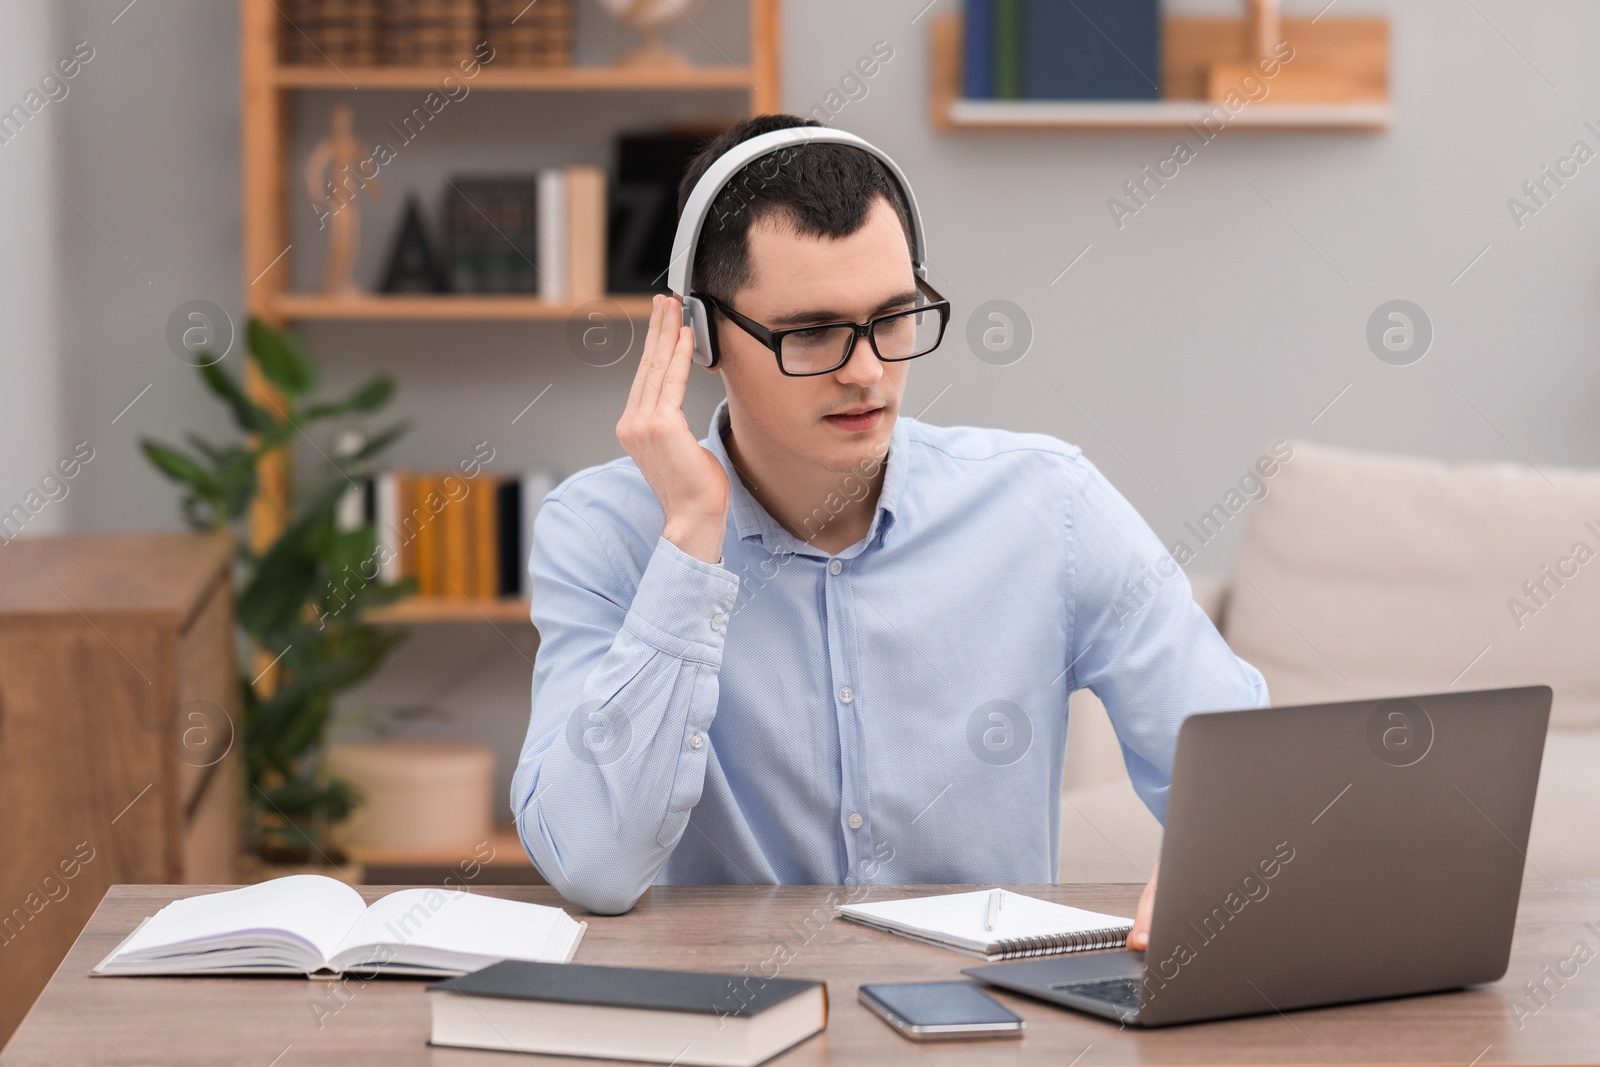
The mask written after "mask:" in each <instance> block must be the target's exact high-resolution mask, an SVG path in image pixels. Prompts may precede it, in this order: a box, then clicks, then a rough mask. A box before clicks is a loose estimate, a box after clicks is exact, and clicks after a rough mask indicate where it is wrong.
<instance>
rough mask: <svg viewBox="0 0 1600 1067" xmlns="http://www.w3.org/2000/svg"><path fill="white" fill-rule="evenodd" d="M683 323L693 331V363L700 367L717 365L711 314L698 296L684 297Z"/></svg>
mask: <svg viewBox="0 0 1600 1067" xmlns="http://www.w3.org/2000/svg"><path fill="white" fill-rule="evenodd" d="M683 321H684V322H687V323H688V324H689V326H690V327H691V328H692V329H693V330H694V361H695V362H696V363H698V364H700V365H701V366H702V367H714V366H716V364H717V357H718V355H719V353H718V352H717V335H716V332H715V331H714V330H713V329H712V328H711V313H710V310H709V309H708V308H707V307H706V304H705V301H703V300H701V299H700V298H699V297H698V296H689V297H685V298H684V301H683Z"/></svg>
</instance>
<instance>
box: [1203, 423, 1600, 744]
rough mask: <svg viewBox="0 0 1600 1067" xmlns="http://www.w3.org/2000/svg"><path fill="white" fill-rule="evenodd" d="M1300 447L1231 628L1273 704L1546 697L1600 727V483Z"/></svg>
mask: <svg viewBox="0 0 1600 1067" xmlns="http://www.w3.org/2000/svg"><path fill="white" fill-rule="evenodd" d="M1293 449H1294V451H1293V455H1292V457H1291V458H1290V459H1289V460H1287V461H1285V462H1284V463H1283V464H1282V466H1281V468H1280V470H1279V472H1278V475H1277V477H1275V478H1274V479H1273V480H1272V482H1271V483H1270V492H1269V493H1268V495H1267V496H1266V498H1265V499H1263V500H1261V501H1259V502H1257V503H1256V504H1254V505H1253V506H1252V508H1251V511H1252V512H1253V514H1252V517H1251V521H1250V524H1249V527H1248V529H1247V531H1246V533H1245V538H1244V543H1243V545H1242V546H1241V548H1240V553H1239V558H1238V563H1237V566H1236V570H1235V574H1236V578H1235V581H1234V584H1233V588H1232V590H1231V591H1230V595H1229V603H1228V612H1227V617H1226V619H1225V622H1224V627H1223V633H1224V636H1225V637H1226V638H1227V640H1228V643H1229V645H1231V646H1232V647H1233V650H1234V651H1235V652H1237V653H1238V654H1239V655H1240V656H1243V657H1244V658H1245V659H1246V660H1248V661H1249V662H1250V663H1253V664H1254V665H1255V666H1256V667H1258V668H1259V669H1260V670H1261V672H1262V673H1263V674H1264V675H1265V676H1266V679H1267V684H1268V685H1269V687H1270V689H1271V693H1272V702H1273V704H1275V705H1287V704H1298V703H1309V702H1315V701H1322V700H1345V699H1354V698H1358V697H1366V696H1381V695H1393V694H1399V693H1423V692H1435V691H1444V690H1448V689H1450V688H1452V687H1457V688H1461V689H1488V688H1495V687H1500V686H1513V685H1531V684H1545V685H1549V686H1550V687H1551V688H1552V689H1553V690H1554V693H1555V701H1554V706H1553V708H1552V711H1551V725H1552V727H1564V728H1569V729H1580V728H1581V729H1594V728H1596V727H1600V656H1597V655H1596V651H1597V647H1600V646H1597V640H1600V472H1596V471H1583V470H1573V469H1561V468H1556V467H1549V466H1546V467H1543V468H1542V473H1541V470H1535V469H1532V468H1529V467H1526V466H1520V465H1513V464H1509V463H1460V464H1447V463H1444V462H1440V461H1436V460H1428V459H1415V458H1409V457H1394V456H1384V455H1377V454H1372V453H1364V452H1357V451H1351V450H1346V449H1341V448H1333V447H1329V446H1326V445H1316V444H1311V443H1308V442H1301V441H1297V442H1293Z"/></svg>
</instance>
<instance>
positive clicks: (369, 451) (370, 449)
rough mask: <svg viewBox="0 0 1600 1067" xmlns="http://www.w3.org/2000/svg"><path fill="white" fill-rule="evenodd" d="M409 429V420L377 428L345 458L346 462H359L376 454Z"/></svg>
mask: <svg viewBox="0 0 1600 1067" xmlns="http://www.w3.org/2000/svg"><path fill="white" fill-rule="evenodd" d="M410 430H411V423H410V421H409V420H404V421H401V422H397V423H395V424H394V425H393V426H390V427H387V428H385V429H382V430H379V431H378V432H377V433H375V434H373V435H372V436H371V437H369V438H367V443H366V444H364V445H362V446H361V449H360V451H358V452H355V453H353V454H352V455H350V456H349V457H347V458H346V459H345V462H346V463H347V464H354V463H361V462H364V461H366V460H369V459H371V458H373V457H374V456H376V455H377V454H378V453H379V452H382V451H383V450H384V449H386V448H388V447H389V446H390V445H392V444H394V443H395V442H396V441H398V440H400V438H402V437H404V436H405V435H406V434H407V433H409V432H410Z"/></svg>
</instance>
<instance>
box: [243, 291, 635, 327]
mask: <svg viewBox="0 0 1600 1067" xmlns="http://www.w3.org/2000/svg"><path fill="white" fill-rule="evenodd" d="M602 299H605V300H609V301H610V302H612V303H613V304H616V305H617V306H618V307H619V308H621V309H622V312H623V314H625V315H629V316H631V317H633V318H640V319H648V318H649V317H650V297H649V296H648V295H640V294H638V293H619V294H617V295H615V296H609V295H608V296H605V297H603V298H602ZM584 303H585V302H584V301H578V302H573V303H551V302H550V301H548V300H540V299H539V298H537V297H531V296H482V295H476V294H471V295H452V294H448V293H445V294H440V295H438V296H433V295H428V294H416V295H407V296H358V297H336V296H323V295H322V294H320V293H278V294H276V295H274V296H273V298H272V301H271V305H270V307H271V310H272V311H273V312H274V313H275V314H276V315H277V317H278V318H280V319H283V320H314V319H322V320H341V319H342V320H346V321H365V322H374V321H376V322H400V321H405V322H426V321H434V322H500V321H516V322H525V321H537V320H548V319H565V318H568V317H569V316H571V315H572V314H574V313H575V312H576V311H577V310H578V308H580V307H582V306H583V304H584Z"/></svg>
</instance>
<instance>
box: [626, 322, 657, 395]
mask: <svg viewBox="0 0 1600 1067" xmlns="http://www.w3.org/2000/svg"><path fill="white" fill-rule="evenodd" d="M663 314H665V310H664V309H663V307H662V301H661V299H660V298H659V297H651V298H650V327H649V329H648V330H646V331H645V335H644V348H643V349H642V350H641V351H640V353H639V369H638V370H637V371H635V372H634V374H633V385H632V386H631V387H629V389H628V403H627V407H628V408H629V409H632V408H635V407H637V406H638V404H639V399H640V397H642V396H643V395H644V380H645V377H646V375H647V374H648V373H649V364H650V353H651V352H652V351H653V350H654V348H655V343H656V335H657V334H659V333H660V332H661V316H662V315H663Z"/></svg>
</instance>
